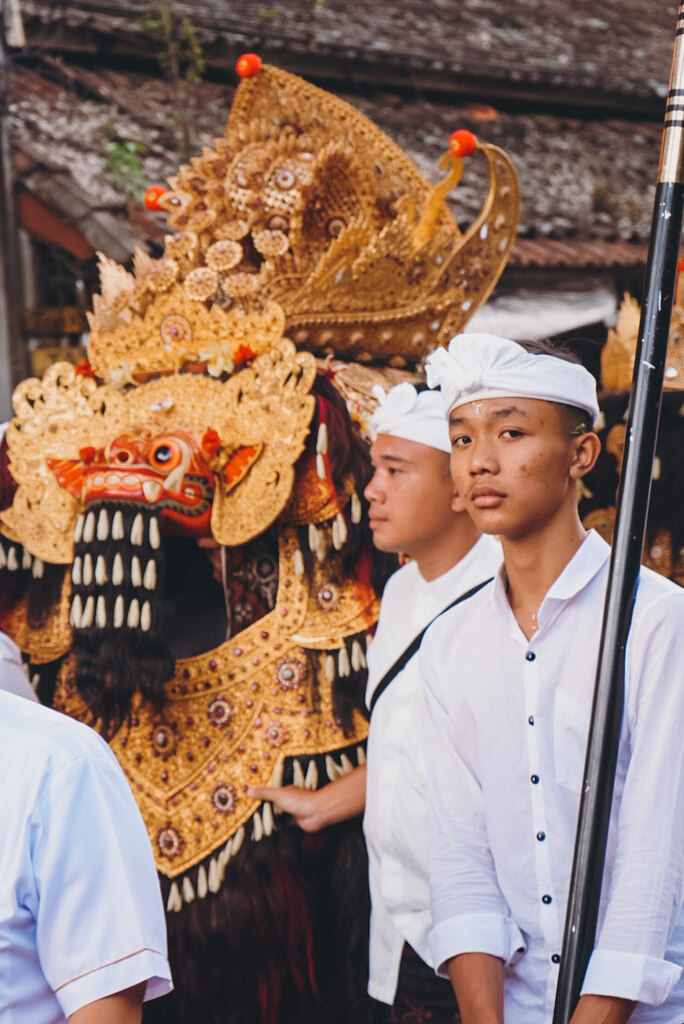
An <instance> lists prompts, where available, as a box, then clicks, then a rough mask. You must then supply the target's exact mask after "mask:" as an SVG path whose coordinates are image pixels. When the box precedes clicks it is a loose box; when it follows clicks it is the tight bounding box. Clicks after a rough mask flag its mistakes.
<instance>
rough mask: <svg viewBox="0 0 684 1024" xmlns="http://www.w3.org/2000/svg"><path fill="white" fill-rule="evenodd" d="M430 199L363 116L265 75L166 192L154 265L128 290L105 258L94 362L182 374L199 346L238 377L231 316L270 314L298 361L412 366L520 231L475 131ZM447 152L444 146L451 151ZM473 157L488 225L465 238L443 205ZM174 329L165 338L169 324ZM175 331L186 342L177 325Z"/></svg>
mask: <svg viewBox="0 0 684 1024" xmlns="http://www.w3.org/2000/svg"><path fill="white" fill-rule="evenodd" d="M454 135H455V136H468V138H469V140H470V141H469V145H468V146H467V147H466V148H465V149H464V148H462V147H461V148H459V146H454V144H453V138H454V136H452V143H450V149H449V151H448V152H447V153H445V154H444V156H443V157H442V160H441V163H440V167H441V169H442V171H444V172H445V177H444V179H443V180H442V181H441V182H439V183H438V184H437V185H432V184H431V183H430V182H429V181H428V180H427V179H426V178H425V177H424V176H423V175H422V174H421V173H420V172H419V171H418V169H417V167H416V166H415V165H414V164H413V162H412V161H411V160H410V159H409V158H408V157H407V156H406V155H405V154H404V153H403V152H402V151H401V149H400V148H399V147H398V146H396V145H395V144H394V143H393V142H391V141H390V139H389V138H388V137H387V136H386V135H385V134H384V133H383V132H382V131H380V129H379V128H377V127H376V126H375V125H374V124H372V122H370V121H369V120H368V119H367V118H365V117H364V116H363V115H362V114H361V113H359V111H357V110H355V109H354V108H353V107H352V106H350V105H349V104H347V103H344V102H343V101H342V100H339V99H337V98H336V97H334V96H332V95H330V94H329V93H326V92H324V91H323V90H321V89H318V88H316V87H314V86H312V85H309V84H308V83H307V82H304V81H303V80H302V79H300V78H298V77H296V76H294V75H290V74H288V73H286V72H284V71H281V70H278V69H277V68H274V67H270V66H267V65H263V66H260V69H259V70H258V71H257V73H255V74H252V75H251V77H247V78H244V79H243V81H242V82H241V84H240V86H239V88H238V90H237V93H236V96H235V100H234V103H233V107H232V110H231V113H230V117H229V120H228V125H227V128H226V134H225V137H223V138H220V139H217V140H216V141H215V143H214V146H213V148H207V149H205V150H204V152H203V154H202V155H201V156H198V157H196V158H194V159H193V160H192V161H191V163H190V165H188V166H184V167H181V169H180V171H179V173H178V175H177V176H176V177H175V178H173V179H171V190H170V191H169V192H167V193H166V194H165V195H163V196H161V198H160V199H159V204H160V205H161V206H162V207H163V208H165V209H166V210H167V211H168V214H169V226H170V227H171V228H172V229H173V230H175V231H176V232H178V234H177V236H174V235H169V236H168V237H167V240H166V248H165V253H164V256H163V257H162V258H161V259H160V260H151V259H150V258H149V257H146V256H145V254H138V256H137V258H136V260H135V272H134V274H133V275H126V273H125V272H122V270H121V268H119V267H117V266H116V265H114V264H111V263H110V262H109V261H107V260H106V259H105V258H104V257H102V258H101V262H100V274H101V279H102V290H101V295H100V296H97V297H96V298H95V300H94V304H93V313H92V315H91V317H90V326H91V339H90V344H89V350H88V354H89V359H90V362H91V364H92V366H93V368H94V370H95V372H96V373H97V374H98V376H100V377H103V378H105V379H106V378H107V376H108V374H110V373H111V372H112V371H113V370H115V369H117V368H119V367H121V365H122V364H123V363H126V364H127V366H128V367H129V368H130V372H131V374H132V375H134V376H135V374H136V373H138V372H141V371H150V370H160V369H164V368H172V369H176V368H177V367H178V365H179V362H182V360H183V359H190V360H192V358H196V356H197V349H198V344H197V342H196V339H197V338H198V337H199V338H201V339H202V341H203V344H201V345H199V348H200V349H201V350H202V351H206V350H207V348H208V346H209V347H214V348H216V346H217V345H218V347H219V349H220V346H221V344H223V351H222V352H218V351H217V352H216V355H217V357H218V356H219V355H221V358H222V360H223V364H222V365H223V366H224V368H225V372H230V367H231V364H232V363H233V362H236V359H235V353H236V350H237V346H236V345H234V344H233V341H232V336H231V327H232V324H231V319H230V314H231V313H234V312H237V314H238V316H241V315H242V314H244V313H250V314H257V315H258V314H261V313H263V311H264V310H265V309H267V308H269V306H268V304H269V303H272V302H276V303H278V304H279V305H280V306H281V307H282V310H283V312H284V315H285V318H286V330H287V333H288V336H289V337H291V338H292V339H293V341H294V342H295V343H296V344H297V345H298V346H301V347H304V348H307V349H309V350H313V351H316V352H324V353H326V352H334V353H335V354H337V355H339V356H344V357H346V358H349V357H353V358H358V359H366V360H368V359H372V358H376V359H379V360H383V361H389V360H390V359H395V360H396V359H403V360H408V361H409V362H412V363H415V362H417V361H418V360H420V359H421V358H422V357H423V356H424V355H425V354H426V353H427V352H429V351H431V350H432V349H433V348H435V347H436V346H437V345H440V344H445V343H446V342H448V340H449V338H450V337H451V335H453V334H454V333H456V332H457V331H459V330H461V328H462V327H463V326H464V324H465V323H466V321H467V320H468V319H469V318H470V317H471V316H472V315H473V313H474V312H475V311H476V310H477V309H478V308H479V306H481V305H482V303H483V302H484V301H485V300H486V298H487V296H488V295H489V294H490V292H491V291H492V289H493V287H494V285H495V284H496V281H497V280H498V278H499V276H500V274H501V272H502V270H503V267H504V265H505V263H506V260H507V259H508V255H509V253H510V250H511V247H512V244H513V240H514V238H515V232H516V227H517V222H518V217H519V209H520V193H519V187H518V182H517V178H516V174H515V170H514V168H513V165H512V163H511V161H510V159H509V158H508V156H507V155H506V154H505V153H504V152H503V151H502V150H500V149H498V148H497V147H496V146H491V145H488V144H486V143H484V142H479V141H478V140H476V139H475V137H474V136H472V135H471V134H470V133H469V132H456V133H454ZM445 141H446V140H445ZM471 151H479V152H480V153H481V154H482V156H483V157H484V159H485V161H486V163H487V167H488V171H489V191H488V194H487V197H486V199H485V202H484V204H483V207H482V210H481V212H480V214H479V216H478V217H477V219H476V220H475V222H474V223H473V224H472V225H471V227H470V228H469V229H468V230H467V231H466V232H465V233H464V234H463V233H461V231H460V230H459V228H458V225H457V223H456V221H455V219H454V217H453V215H452V214H451V212H450V211H449V208H448V206H447V204H446V199H447V196H448V194H449V193H450V191H451V190H452V189H453V188H454V187H455V185H456V184H457V183H458V180H459V178H460V176H461V172H462V170H463V156H462V155H461V154H465V153H469V152H471ZM168 317H174V318H176V319H173V320H172V321H171V324H172V325H173V326H174V327H175V328H176V330H180V334H179V335H178V343H177V344H174V343H173V341H172V340H169V334H170V329H167V330H166V333H165V337H164V338H162V337H161V336H160V332H161V325H162V323H163V322H164V321H165V318H168ZM183 317H184V318H185V319H186V320H187V321H188V323H189V324H190V325H191V328H190V329H188V328H185V327H184V325H183V324H182V323H181V321H180V320H179V319H178V318H183Z"/></svg>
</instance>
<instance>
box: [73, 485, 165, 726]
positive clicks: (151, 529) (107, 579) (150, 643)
mask: <svg viewBox="0 0 684 1024" xmlns="http://www.w3.org/2000/svg"><path fill="white" fill-rule="evenodd" d="M78 536H79V539H78V540H77V541H75V543H74V564H73V568H72V599H71V622H72V629H73V645H72V668H71V679H72V682H73V683H74V685H75V686H76V689H77V690H78V692H79V694H80V696H81V697H82V699H83V700H84V702H85V703H86V705H87V706H88V708H89V710H90V712H91V714H92V718H93V724H96V725H97V727H98V729H99V731H100V732H101V733H102V734H103V735H104V736H105V737H106V738H108V739H110V738H111V737H112V736H113V735H114V734H115V733H116V732H117V730H118V729H119V728H120V726H121V725H122V724H123V723H124V722H125V721H126V720H127V719H128V718H129V717H130V714H131V701H132V698H133V695H134V694H136V693H138V694H140V696H141V697H142V698H143V700H144V701H145V702H147V703H149V704H151V705H152V707H153V708H154V710H155V711H158V710H160V708H161V706H162V705H163V703H164V684H165V683H166V682H167V681H168V680H169V679H171V678H172V676H173V674H174V670H175V659H174V656H173V654H172V653H171V651H170V649H169V646H168V643H167V642H166V640H165V639H164V637H165V636H167V635H168V632H167V623H168V619H169V612H170V605H169V602H168V600H167V598H166V594H165V582H166V562H165V554H164V548H163V546H162V543H161V529H160V520H159V515H158V513H157V512H156V511H154V510H152V509H150V508H149V507H147V506H140V505H122V504H120V503H110V502H100V503H97V504H93V505H90V506H89V508H88V511H87V512H86V513H85V519H84V522H83V529H82V530H81V531H80V534H79V535H78Z"/></svg>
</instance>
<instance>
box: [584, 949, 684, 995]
mask: <svg viewBox="0 0 684 1024" xmlns="http://www.w3.org/2000/svg"><path fill="white" fill-rule="evenodd" d="M681 973H682V968H681V967H677V966H676V965H675V964H671V963H669V962H668V961H667V960H660V959H658V958H657V957H653V956H642V955H640V954H639V953H621V952H614V951H613V950H609V949H595V950H594V952H593V953H592V954H591V958H590V960H589V965H588V967H587V973H586V974H585V976H584V984H583V985H582V995H593V996H615V997H619V998H620V999H632V1000H634V1001H635V1002H637V1003H648V1004H649V1005H650V1006H660V1005H661V1003H664V1002H665V1000H666V999H667V997H668V996H669V995H670V993H671V992H672V989H673V988H674V987H675V985H676V984H677V982H678V981H679V978H680V976H681Z"/></svg>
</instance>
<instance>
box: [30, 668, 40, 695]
mask: <svg viewBox="0 0 684 1024" xmlns="http://www.w3.org/2000/svg"><path fill="white" fill-rule="evenodd" d="M39 686H40V675H39V673H38V672H34V673H33V679H32V680H31V689H32V690H33V691H34V693H35V691H36V690H37V689H38V687H39Z"/></svg>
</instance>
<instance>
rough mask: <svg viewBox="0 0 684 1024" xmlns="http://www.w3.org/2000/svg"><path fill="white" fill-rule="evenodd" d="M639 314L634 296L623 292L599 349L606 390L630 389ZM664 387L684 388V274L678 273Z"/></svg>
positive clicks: (674, 389) (666, 389)
mask: <svg viewBox="0 0 684 1024" xmlns="http://www.w3.org/2000/svg"><path fill="white" fill-rule="evenodd" d="M640 316H641V308H640V306H639V303H638V302H637V300H636V299H634V298H632V296H631V295H627V294H625V295H624V297H623V299H622V304H621V306H620V310H619V312H618V318H617V323H616V325H615V328H614V329H613V328H611V330H609V331H608V340H607V342H606V344H605V346H604V348H603V352H602V353H601V383H602V385H603V389H604V390H605V391H629V389H630V388H631V386H632V377H633V376H634V360H635V358H636V347H637V339H638V336H639V318H640ZM663 388H664V390H665V391H684V275H682V274H681V273H680V275H679V278H678V280H677V291H676V294H675V303H674V306H673V309H672V321H671V323H670V336H669V339H668V344H667V356H666V360H665V376H664V378H663Z"/></svg>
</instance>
